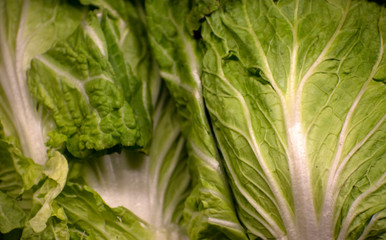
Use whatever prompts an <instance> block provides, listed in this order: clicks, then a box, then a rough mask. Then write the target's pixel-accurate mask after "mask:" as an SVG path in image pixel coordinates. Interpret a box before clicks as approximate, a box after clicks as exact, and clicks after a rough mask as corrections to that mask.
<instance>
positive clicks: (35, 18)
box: [0, 0, 84, 163]
mask: <svg viewBox="0 0 386 240" xmlns="http://www.w3.org/2000/svg"><path fill="white" fill-rule="evenodd" d="M83 10H84V8H82V7H81V6H79V5H78V4H76V3H69V2H66V1H64V0H63V1H62V0H54V1H48V2H42V1H29V0H16V1H4V0H1V1H0V113H1V115H0V119H1V121H2V122H3V124H4V127H5V134H6V135H7V136H11V135H12V136H14V137H15V138H17V140H18V145H19V144H20V146H21V150H22V152H23V154H24V155H25V156H26V157H29V158H32V159H33V160H34V161H36V162H38V163H44V162H45V160H46V158H47V156H46V146H45V141H46V136H45V132H46V131H47V129H48V130H49V129H50V124H48V123H49V122H50V121H49V119H47V118H46V116H45V115H44V112H41V111H39V112H38V111H37V110H36V109H37V107H36V105H35V102H34V101H33V99H32V98H31V95H30V92H29V90H28V86H27V81H26V75H25V73H26V71H27V69H28V68H29V66H30V61H31V59H32V58H33V57H34V56H36V55H38V54H41V53H43V52H45V51H47V50H48V49H49V48H50V47H51V46H52V45H53V44H54V43H55V42H56V41H58V40H61V39H64V38H66V37H67V36H68V35H70V34H71V33H72V32H73V31H74V30H75V28H76V27H77V26H78V24H79V23H80V20H81V18H82V17H83ZM43 115H44V116H43ZM43 123H44V124H43Z"/></svg>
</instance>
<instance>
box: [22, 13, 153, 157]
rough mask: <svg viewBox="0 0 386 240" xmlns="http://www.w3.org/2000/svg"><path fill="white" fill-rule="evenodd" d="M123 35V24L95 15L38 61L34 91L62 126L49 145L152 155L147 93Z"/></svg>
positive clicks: (83, 152)
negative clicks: (149, 152) (122, 46)
mask: <svg viewBox="0 0 386 240" xmlns="http://www.w3.org/2000/svg"><path fill="white" fill-rule="evenodd" d="M119 34H120V33H119V31H118V22H116V21H115V20H113V19H110V18H109V17H108V16H107V15H103V16H102V19H101V20H99V19H98V18H97V17H96V15H95V14H94V13H92V12H90V14H89V16H88V18H87V21H85V22H83V24H82V26H80V27H79V28H78V29H77V30H76V31H75V32H74V33H73V34H72V35H71V36H70V37H69V38H68V39H67V40H65V41H61V42H58V43H57V44H56V45H55V47H53V48H52V49H50V50H49V51H48V52H47V53H45V54H43V55H40V56H38V57H36V58H35V59H34V60H33V61H32V63H31V69H30V70H29V71H28V80H29V86H30V88H31V92H32V94H33V95H34V96H35V97H36V98H37V100H38V101H39V102H40V103H42V104H43V105H44V106H46V107H47V108H48V109H49V110H51V111H52V114H53V117H54V119H55V123H56V125H57V129H55V131H53V132H51V133H50V137H51V140H50V142H49V143H48V144H51V145H53V147H57V145H60V144H61V143H62V142H65V143H66V147H67V149H68V151H69V152H70V153H71V154H72V155H74V156H76V157H85V156H87V155H88V154H89V153H90V152H91V150H103V149H106V148H111V147H113V146H115V145H117V144H121V145H123V146H127V147H131V148H134V149H141V150H143V151H146V149H147V145H148V143H149V140H150V136H151V130H152V128H151V121H150V119H149V113H148V112H147V111H148V109H147V108H146V104H147V102H146V101H147V100H146V99H147V97H148V96H147V95H146V94H144V93H143V91H145V93H146V90H147V89H145V90H143V91H142V90H141V89H142V87H143V86H142V84H141V81H140V79H137V78H136V77H135V76H133V74H132V73H131V68H130V66H129V65H128V64H127V63H126V62H125V59H124V56H123V52H122V50H121V49H120V48H119V40H120V38H119Z"/></svg>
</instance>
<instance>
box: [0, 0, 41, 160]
mask: <svg viewBox="0 0 386 240" xmlns="http://www.w3.org/2000/svg"><path fill="white" fill-rule="evenodd" d="M28 5H29V1H28V0H26V1H23V6H22V10H21V15H20V22H19V28H18V32H17V38H16V49H15V58H13V57H12V55H11V53H10V49H9V47H8V46H9V45H8V44H7V40H6V38H5V34H4V32H3V31H4V29H3V27H1V34H0V35H1V37H0V41H1V46H2V47H1V49H2V55H3V58H4V63H5V65H6V67H5V69H6V71H7V76H8V79H7V83H3V84H2V85H3V87H4V90H5V92H6V94H7V97H8V99H9V100H10V103H11V104H12V112H13V115H14V117H13V120H14V121H15V122H14V123H15V125H16V128H17V132H18V135H19V140H20V143H21V146H22V148H23V153H24V154H25V155H26V156H27V157H30V158H32V159H33V160H34V161H35V162H36V163H39V164H43V163H44V162H45V161H46V158H47V157H46V146H45V140H44V137H43V132H42V131H43V130H42V126H41V121H40V117H39V114H38V113H37V112H36V111H35V106H34V105H33V101H32V97H31V95H30V93H29V89H28V86H27V82H26V75H25V74H26V73H25V69H23V57H24V51H25V46H26V44H25V42H24V41H23V34H24V26H25V22H26V17H27V9H28ZM13 59H14V62H13V61H12V60H13ZM12 64H15V65H14V66H12Z"/></svg>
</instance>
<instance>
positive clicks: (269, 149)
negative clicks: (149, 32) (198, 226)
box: [202, 0, 386, 239]
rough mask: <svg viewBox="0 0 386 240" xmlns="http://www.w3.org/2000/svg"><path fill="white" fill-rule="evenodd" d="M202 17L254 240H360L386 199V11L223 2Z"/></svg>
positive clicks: (223, 143)
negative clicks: (385, 82) (204, 18)
mask: <svg viewBox="0 0 386 240" xmlns="http://www.w3.org/2000/svg"><path fill="white" fill-rule="evenodd" d="M207 20H208V21H207V22H206V23H205V24H204V26H203V39H204V41H205V45H206V47H207V51H206V53H205V57H204V60H203V77H202V78H203V86H204V97H205V102H206V106H207V108H208V110H209V113H210V117H211V119H212V123H213V125H214V131H215V135H216V137H217V140H218V145H219V148H220V150H221V153H222V154H223V156H224V160H225V167H226V169H227V172H228V176H229V179H230V181H231V186H232V190H233V192H234V194H235V198H236V202H237V209H238V214H239V217H240V220H241V222H242V223H243V225H244V226H245V227H246V228H247V229H248V232H249V235H250V238H256V237H260V238H289V239H302V238H304V239H313V238H318V239H358V238H359V237H360V236H361V238H362V239H364V238H366V234H364V231H367V232H371V230H370V229H369V228H371V227H369V228H368V227H367V224H368V223H369V222H371V219H374V220H373V221H374V223H373V226H377V224H376V223H375V222H376V221H381V220H380V219H379V220H376V218H373V216H376V215H378V214H383V212H384V211H385V204H384V202H385V201H386V199H385V196H386V195H385V193H384V191H385V187H386V185H385V183H386V182H385V177H386V175H385V172H386V162H385V160H386V156H385V153H386V151H385V150H386V148H385V144H383V142H384V141H383V139H384V138H385V130H386V128H385V127H386V125H385V118H386V107H385V106H386V104H385V103H386V102H385V101H386V97H385V96H386V95H385V93H386V87H385V84H384V83H383V82H382V81H373V79H377V78H379V76H383V73H382V72H383V70H382V69H384V67H383V66H384V63H385V54H384V47H385V45H384V42H385V35H384V34H385V30H386V28H385V27H386V25H385V15H384V7H383V6H381V5H379V4H377V3H374V2H367V1H302V0H299V1H295V0H294V1H278V2H275V1H265V0H261V1H230V2H229V3H227V4H225V5H224V6H223V8H221V10H219V11H216V12H214V13H213V14H212V15H211V16H210V17H208V18H207ZM229 56H232V57H229ZM361 234H364V235H361Z"/></svg>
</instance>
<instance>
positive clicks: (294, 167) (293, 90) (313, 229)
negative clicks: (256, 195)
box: [283, 1, 320, 239]
mask: <svg viewBox="0 0 386 240" xmlns="http://www.w3.org/2000/svg"><path fill="white" fill-rule="evenodd" d="M297 14H298V1H297V2H296V8H295V15H294V25H293V32H294V33H293V46H292V52H291V65H290V74H289V79H288V85H287V86H288V91H287V95H286V98H287V101H286V106H285V107H284V108H283V109H284V114H285V116H286V117H285V124H286V129H287V137H288V154H289V155H288V161H289V168H290V175H291V184H292V194H293V198H294V204H295V219H296V220H295V221H296V233H297V236H295V238H296V239H313V238H315V237H318V236H320V234H319V228H318V225H317V217H316V211H315V206H314V202H313V194H312V187H311V186H312V185H311V174H310V170H309V165H308V158H307V153H306V149H307V146H306V141H305V138H304V132H303V128H302V116H301V94H297V84H296V83H297V74H296V65H297V55H298V48H299V46H298V42H297V30H298V22H297ZM290 237H293V236H290Z"/></svg>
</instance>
